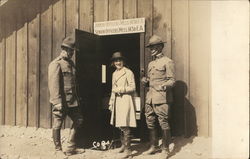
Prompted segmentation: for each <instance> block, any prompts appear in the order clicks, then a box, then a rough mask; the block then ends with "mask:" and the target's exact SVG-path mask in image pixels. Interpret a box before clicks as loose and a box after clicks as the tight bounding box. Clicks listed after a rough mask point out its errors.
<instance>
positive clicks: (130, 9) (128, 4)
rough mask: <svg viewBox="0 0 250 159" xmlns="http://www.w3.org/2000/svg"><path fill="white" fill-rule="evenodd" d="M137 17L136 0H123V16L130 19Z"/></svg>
mask: <svg viewBox="0 0 250 159" xmlns="http://www.w3.org/2000/svg"><path fill="white" fill-rule="evenodd" d="M136 17H137V0H123V18H124V19H131V18H136Z"/></svg>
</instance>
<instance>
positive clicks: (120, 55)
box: [111, 51, 125, 61]
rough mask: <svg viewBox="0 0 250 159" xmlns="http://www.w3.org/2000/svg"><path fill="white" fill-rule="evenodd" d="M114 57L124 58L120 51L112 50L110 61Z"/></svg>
mask: <svg viewBox="0 0 250 159" xmlns="http://www.w3.org/2000/svg"><path fill="white" fill-rule="evenodd" d="M115 59H123V60H124V59H125V57H124V56H123V55H122V53H121V52H119V51H118V52H114V53H113V55H112V57H111V61H114V60H115Z"/></svg>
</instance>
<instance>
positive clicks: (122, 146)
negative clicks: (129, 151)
mask: <svg viewBox="0 0 250 159" xmlns="http://www.w3.org/2000/svg"><path fill="white" fill-rule="evenodd" d="M120 138H121V143H122V145H121V147H120V148H119V150H118V153H123V152H124V150H125V145H124V133H123V132H122V131H121V136H120Z"/></svg>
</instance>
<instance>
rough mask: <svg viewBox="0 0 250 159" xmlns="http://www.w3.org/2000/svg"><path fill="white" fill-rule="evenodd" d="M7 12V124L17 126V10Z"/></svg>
mask: <svg viewBox="0 0 250 159" xmlns="http://www.w3.org/2000/svg"><path fill="white" fill-rule="evenodd" d="M10 5H11V9H8V10H5V11H6V18H7V19H8V20H7V22H6V73H5V81H6V85H5V90H6V94H5V124H6V125H15V120H16V119H15V115H16V105H15V104H16V14H15V12H14V10H15V9H16V8H15V7H14V6H12V3H11V4H10Z"/></svg>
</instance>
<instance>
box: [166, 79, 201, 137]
mask: <svg viewBox="0 0 250 159" xmlns="http://www.w3.org/2000/svg"><path fill="white" fill-rule="evenodd" d="M187 94H188V87H187V84H186V83H185V82H183V81H176V84H175V87H174V89H173V95H174V103H173V106H172V107H171V113H170V126H171V133H172V136H185V137H187V138H188V137H191V136H197V131H198V130H197V121H196V112H195V107H194V106H193V105H192V104H191V103H190V101H189V99H188V97H187Z"/></svg>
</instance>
